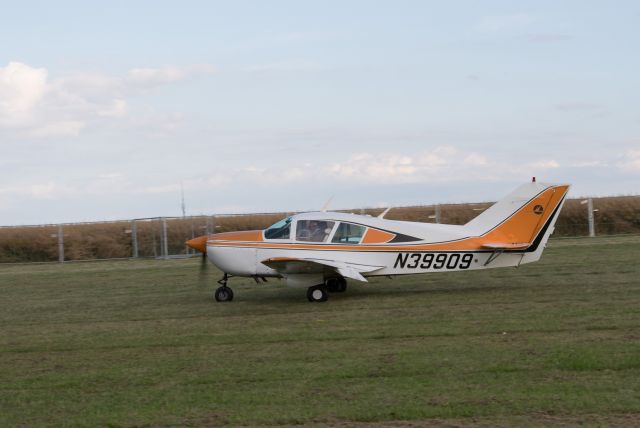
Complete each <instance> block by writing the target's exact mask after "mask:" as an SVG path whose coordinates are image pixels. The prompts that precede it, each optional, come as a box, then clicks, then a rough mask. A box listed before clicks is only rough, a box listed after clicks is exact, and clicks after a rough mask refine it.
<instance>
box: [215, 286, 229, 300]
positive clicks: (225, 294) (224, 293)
mask: <svg viewBox="0 0 640 428" xmlns="http://www.w3.org/2000/svg"><path fill="white" fill-rule="evenodd" d="M215 297H216V301H217V302H230V301H232V300H233V290H232V289H231V288H229V287H218V288H217V289H216V293H215Z"/></svg>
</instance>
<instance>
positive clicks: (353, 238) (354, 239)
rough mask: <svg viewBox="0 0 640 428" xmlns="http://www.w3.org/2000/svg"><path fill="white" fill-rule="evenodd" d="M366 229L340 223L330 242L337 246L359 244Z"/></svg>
mask: <svg viewBox="0 0 640 428" xmlns="http://www.w3.org/2000/svg"><path fill="white" fill-rule="evenodd" d="M366 229H367V228H366V227H364V226H359V225H357V224H351V223H340V225H339V226H338V229H337V230H336V233H335V234H334V235H333V239H332V240H331V242H335V243H337V244H359V243H360V240H362V235H364V231H365V230H366Z"/></svg>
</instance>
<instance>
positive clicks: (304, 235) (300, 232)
mask: <svg viewBox="0 0 640 428" xmlns="http://www.w3.org/2000/svg"><path fill="white" fill-rule="evenodd" d="M333 225H334V222H333V221H321V220H298V223H297V224H296V241H306V242H326V241H327V238H329V234H331V230H333Z"/></svg>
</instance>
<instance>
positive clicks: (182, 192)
mask: <svg viewBox="0 0 640 428" xmlns="http://www.w3.org/2000/svg"><path fill="white" fill-rule="evenodd" d="M180 198H181V201H182V203H181V204H180V206H181V207H182V217H186V216H187V210H186V208H185V206H184V186H183V185H182V182H180Z"/></svg>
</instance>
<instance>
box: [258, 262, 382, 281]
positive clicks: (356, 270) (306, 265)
mask: <svg viewBox="0 0 640 428" xmlns="http://www.w3.org/2000/svg"><path fill="white" fill-rule="evenodd" d="M261 263H262V264H264V265H265V266H268V267H270V268H271V269H275V270H277V271H278V272H282V273H288V274H291V273H311V272H324V271H326V270H327V268H328V269H330V270H331V271H334V272H336V273H338V274H340V275H342V276H343V277H345V278H351V279H355V280H357V281H363V282H366V281H367V279H366V278H365V277H364V276H362V273H365V272H373V271H376V270H378V269H382V268H383V266H370V265H361V264H354V263H345V262H341V261H338V260H325V259H311V258H309V259H307V258H296V257H273V258H270V259H266V260H263V261H262V262H261Z"/></svg>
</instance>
